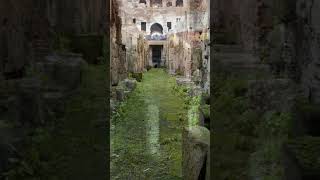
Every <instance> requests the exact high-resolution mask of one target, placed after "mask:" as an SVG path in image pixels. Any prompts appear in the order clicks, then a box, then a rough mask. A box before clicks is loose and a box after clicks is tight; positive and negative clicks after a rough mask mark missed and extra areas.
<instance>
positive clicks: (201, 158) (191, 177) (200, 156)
mask: <svg viewBox="0 0 320 180" xmlns="http://www.w3.org/2000/svg"><path fill="white" fill-rule="evenodd" d="M182 138H183V140H182V149H183V152H182V176H183V179H185V180H195V179H199V177H204V178H205V179H206V180H209V172H210V171H209V170H208V169H209V154H210V153H209V147H210V132H209V130H208V129H207V128H205V127H201V126H194V127H189V128H187V129H184V131H183V134H182Z"/></svg>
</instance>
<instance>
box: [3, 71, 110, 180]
mask: <svg viewBox="0 0 320 180" xmlns="http://www.w3.org/2000/svg"><path fill="white" fill-rule="evenodd" d="M105 76H106V68H105V66H103V65H100V66H89V67H88V68H87V69H86V70H85V72H84V74H83V81H82V83H81V85H80V88H79V89H78V90H77V91H75V92H74V93H73V94H72V95H71V97H69V98H68V99H66V108H65V115H64V116H63V117H62V118H61V119H56V120H55V121H54V122H52V123H53V124H54V126H52V124H50V123H49V122H48V126H46V127H42V128H38V129H36V130H35V131H34V132H33V133H32V134H33V135H32V136H31V137H28V138H27V144H28V146H27V147H25V149H24V151H22V152H23V153H22V154H21V156H22V158H21V160H20V161H18V162H17V163H16V164H15V167H14V168H13V169H11V170H10V171H8V172H7V173H6V175H7V177H8V178H9V179H12V180H15V179H17V180H20V179H26V180H32V179H47V180H57V179H83V178H85V179H91V178H92V179H103V178H104V177H105V174H104V173H103V172H105V168H106V167H105V160H104V159H101V157H103V156H104V155H105V149H104V148H105V147H106V146H107V144H106V139H107V138H109V137H107V133H105V132H103V131H102V130H97V127H96V125H97V122H98V120H100V119H99V118H101V117H103V116H101V115H103V114H104V113H106V109H105V108H106V102H105V97H106V92H105V90H106V86H107V83H106V81H105ZM92 87H95V88H94V89H92ZM88 154H89V155H90V156H88ZM88 164H90V166H88Z"/></svg>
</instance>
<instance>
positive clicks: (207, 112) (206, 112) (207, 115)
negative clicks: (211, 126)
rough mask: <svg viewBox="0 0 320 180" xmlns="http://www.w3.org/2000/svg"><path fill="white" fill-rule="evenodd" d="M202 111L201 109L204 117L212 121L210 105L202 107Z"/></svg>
mask: <svg viewBox="0 0 320 180" xmlns="http://www.w3.org/2000/svg"><path fill="white" fill-rule="evenodd" d="M200 109H201V111H202V113H203V115H204V117H205V118H206V119H210V105H208V104H204V105H201V107H200Z"/></svg>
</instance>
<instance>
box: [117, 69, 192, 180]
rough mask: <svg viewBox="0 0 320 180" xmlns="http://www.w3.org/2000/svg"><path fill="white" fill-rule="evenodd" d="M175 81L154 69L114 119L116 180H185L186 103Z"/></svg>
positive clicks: (148, 73)
mask: <svg viewBox="0 0 320 180" xmlns="http://www.w3.org/2000/svg"><path fill="white" fill-rule="evenodd" d="M174 87H175V78H174V77H171V76H170V75H168V74H167V73H166V72H165V71H164V70H163V69H151V70H150V71H148V72H147V73H145V74H144V76H143V80H142V82H141V83H138V85H137V88H136V89H135V90H134V91H133V92H132V93H131V94H130V95H129V98H128V99H127V100H126V101H125V102H124V103H123V104H122V105H121V106H120V107H119V110H118V112H117V113H116V114H115V115H114V116H113V118H112V127H111V129H112V130H111V177H112V179H161V180H166V179H181V156H182V149H181V138H182V128H183V127H184V126H185V125H186V123H187V121H186V114H187V108H186V105H185V99H184V98H183V97H181V96H179V95H177V93H175V91H174Z"/></svg>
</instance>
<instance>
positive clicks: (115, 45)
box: [110, 0, 128, 85]
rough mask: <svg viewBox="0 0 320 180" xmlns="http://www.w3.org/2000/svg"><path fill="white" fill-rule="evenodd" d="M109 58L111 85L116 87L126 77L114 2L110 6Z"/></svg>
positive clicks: (116, 7) (117, 14)
mask: <svg viewBox="0 0 320 180" xmlns="http://www.w3.org/2000/svg"><path fill="white" fill-rule="evenodd" d="M110 33H111V35H110V36H111V45H110V48H111V58H110V61H111V62H110V73H111V82H110V83H111V85H117V84H118V83H119V81H121V80H123V79H124V78H126V77H127V68H128V67H127V66H126V49H125V47H124V46H123V45H122V44H121V39H122V38H121V18H120V16H119V6H118V3H117V1H116V0H113V1H112V6H111V28H110Z"/></svg>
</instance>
